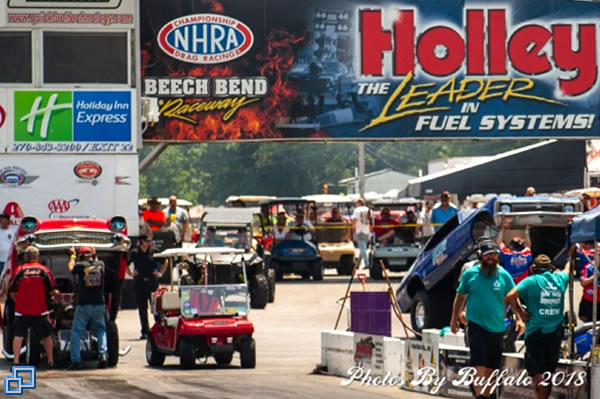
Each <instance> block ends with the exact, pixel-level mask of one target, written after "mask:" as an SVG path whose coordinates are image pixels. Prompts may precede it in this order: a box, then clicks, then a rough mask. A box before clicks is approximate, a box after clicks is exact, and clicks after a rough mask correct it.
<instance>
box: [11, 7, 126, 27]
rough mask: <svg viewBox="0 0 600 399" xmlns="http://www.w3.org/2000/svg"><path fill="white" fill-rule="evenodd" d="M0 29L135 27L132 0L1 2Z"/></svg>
mask: <svg viewBox="0 0 600 399" xmlns="http://www.w3.org/2000/svg"><path fill="white" fill-rule="evenodd" d="M2 3H3V4H2V5H0V26H7V27H35V28H71V29H72V28H90V27H93V28H94V29H103V28H131V29H132V28H134V26H135V7H136V2H135V1H134V0H100V1H98V0H77V1H74V0H70V1H68V0H67V1H65V0H62V1H61V0H4V1H3V2H2Z"/></svg>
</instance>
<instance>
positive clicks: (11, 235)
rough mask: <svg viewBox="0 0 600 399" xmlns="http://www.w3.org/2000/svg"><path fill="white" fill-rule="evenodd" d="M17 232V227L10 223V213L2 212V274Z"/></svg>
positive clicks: (0, 269)
mask: <svg viewBox="0 0 600 399" xmlns="http://www.w3.org/2000/svg"><path fill="white" fill-rule="evenodd" d="M16 232H17V228H16V227H15V226H11V225H10V215H8V214H7V213H4V212H3V213H0V274H2V270H3V269H4V265H5V264H6V261H7V260H8V255H9V254H10V249H11V247H12V242H13V240H14V239H15V235H16Z"/></svg>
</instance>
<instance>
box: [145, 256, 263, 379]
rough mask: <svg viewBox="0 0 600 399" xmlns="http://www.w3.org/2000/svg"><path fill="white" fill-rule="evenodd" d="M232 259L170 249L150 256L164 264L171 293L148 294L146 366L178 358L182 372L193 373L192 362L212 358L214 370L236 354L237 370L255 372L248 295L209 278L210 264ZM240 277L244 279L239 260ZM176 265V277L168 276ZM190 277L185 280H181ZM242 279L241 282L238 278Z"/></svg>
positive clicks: (244, 289) (240, 287)
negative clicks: (150, 317)
mask: <svg viewBox="0 0 600 399" xmlns="http://www.w3.org/2000/svg"><path fill="white" fill-rule="evenodd" d="M225 255H237V256H239V257H240V258H243V255H244V251H243V250H242V249H235V248H187V249H178V248H172V249H168V250H166V251H163V252H162V253H160V254H157V255H155V257H156V258H167V259H169V267H170V269H171V271H172V273H171V275H172V276H178V278H177V287H176V288H175V287H174V286H173V282H171V287H170V288H163V289H160V290H158V291H157V292H156V293H155V294H153V298H152V312H153V314H154V318H155V320H156V322H155V324H154V325H153V326H152V328H151V329H150V334H149V335H148V339H147V341H146V361H147V362H148V364H149V365H150V366H162V364H163V363H164V361H165V357H166V356H177V357H179V364H180V366H181V367H182V368H184V369H189V368H192V367H194V365H195V363H196V359H198V358H202V357H204V358H208V357H209V356H212V357H214V359H215V361H216V362H217V364H219V365H227V364H230V363H231V361H232V360H233V355H234V353H235V352H239V354H240V361H241V366H242V368H254V367H255V366H256V343H255V341H254V339H253V338H252V334H253V333H254V325H253V324H252V322H251V321H249V320H248V313H249V309H250V295H249V293H248V286H247V285H246V284H220V283H219V275H218V273H215V272H216V271H217V270H218V269H219V267H220V266H219V265H216V264H214V263H213V260H212V258H213V257H215V256H216V257H218V256H225ZM241 262H242V264H243V267H242V272H243V273H244V274H245V273H246V267H245V262H244V261H243V259H242V260H241ZM175 264H177V269H178V272H176V273H173V267H174V266H175ZM188 274H189V275H190V278H189V279H188V278H186V276H188ZM244 277H245V276H244Z"/></svg>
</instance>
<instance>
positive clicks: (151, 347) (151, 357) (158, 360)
mask: <svg viewBox="0 0 600 399" xmlns="http://www.w3.org/2000/svg"><path fill="white" fill-rule="evenodd" d="M146 362H147V363H148V366H152V367H158V366H162V365H163V363H164V362H165V354H164V353H160V352H159V351H158V347H157V346H156V343H154V338H153V337H152V334H148V339H147V340H146Z"/></svg>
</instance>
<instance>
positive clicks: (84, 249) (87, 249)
mask: <svg viewBox="0 0 600 399" xmlns="http://www.w3.org/2000/svg"><path fill="white" fill-rule="evenodd" d="M86 254H90V255H94V254H96V250H95V249H94V248H93V247H81V248H79V256H83V255H86Z"/></svg>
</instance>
